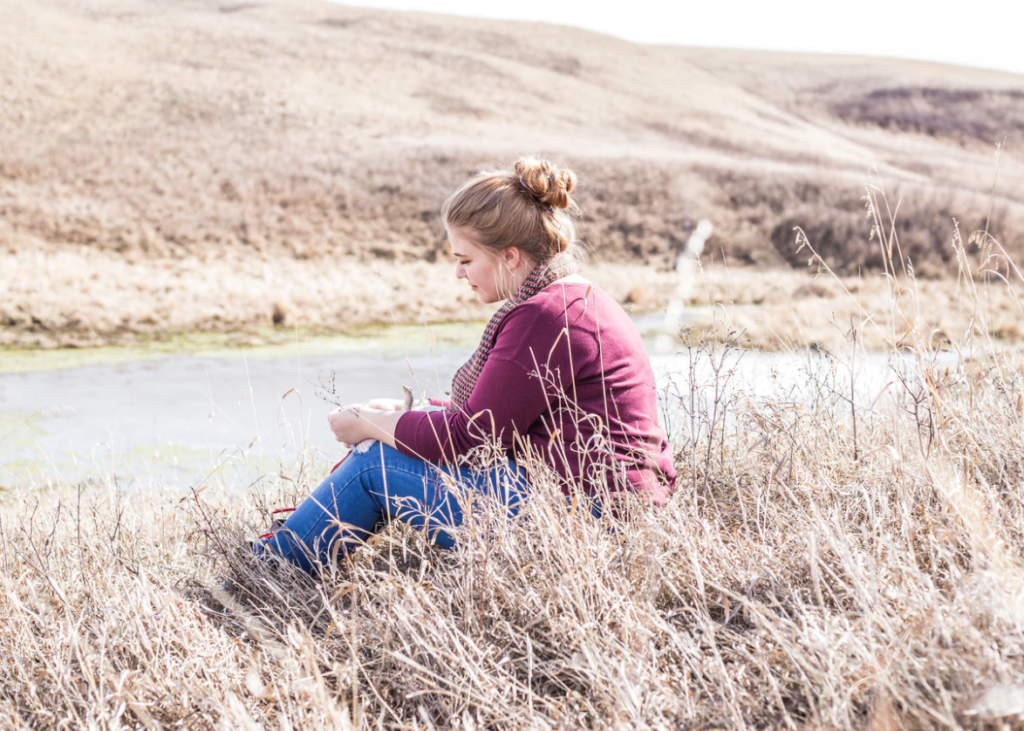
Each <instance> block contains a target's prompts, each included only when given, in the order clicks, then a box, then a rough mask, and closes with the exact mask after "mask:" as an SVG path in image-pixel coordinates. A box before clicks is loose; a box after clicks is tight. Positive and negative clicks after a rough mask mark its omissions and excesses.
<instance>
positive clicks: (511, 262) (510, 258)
mask: <svg viewBox="0 0 1024 731" xmlns="http://www.w3.org/2000/svg"><path fill="white" fill-rule="evenodd" d="M501 259H502V261H503V262H504V263H505V264H507V265H508V268H509V269H515V268H516V267H517V266H519V263H520V262H521V261H522V260H523V252H521V251H520V250H519V249H517V248H516V247H514V246H510V247H508V248H507V249H505V250H503V251H502V252H501Z"/></svg>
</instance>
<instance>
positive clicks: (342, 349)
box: [0, 322, 483, 374]
mask: <svg viewBox="0 0 1024 731" xmlns="http://www.w3.org/2000/svg"><path fill="white" fill-rule="evenodd" d="M482 331H483V323H480V322H454V323H440V324H434V325H375V326H370V327H366V328H362V329H360V330H357V331H354V332H352V333H351V334H347V335H327V334H322V333H315V332H304V331H301V330H299V331H284V330H280V329H272V328H267V329H264V330H259V331H254V332H247V333H209V332H196V333H188V334H182V335H174V336H171V337H168V338H161V339H146V338H142V337H136V338H135V339H134V340H132V341H130V342H127V343H121V344H117V345H101V346H96V347H86V348H53V349H42V348H9V349H0V374H3V373H30V372H37V371H49V370H65V369H69V368H80V367H84V366H110V365H120V364H122V363H133V362H137V361H146V360H156V359H161V358H170V357H174V356H180V355H192V356H203V357H223V358H241V357H247V358H282V357H297V356H309V355H323V354H339V355H379V356H390V357H395V356H402V355H408V354H410V353H414V352H417V353H423V352H431V351H433V350H434V349H435V348H442V349H451V348H463V349H467V350H469V349H472V347H474V346H475V345H476V343H477V341H478V339H479V337H480V334H481V332H482Z"/></svg>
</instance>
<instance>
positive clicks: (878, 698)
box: [0, 199, 1024, 729]
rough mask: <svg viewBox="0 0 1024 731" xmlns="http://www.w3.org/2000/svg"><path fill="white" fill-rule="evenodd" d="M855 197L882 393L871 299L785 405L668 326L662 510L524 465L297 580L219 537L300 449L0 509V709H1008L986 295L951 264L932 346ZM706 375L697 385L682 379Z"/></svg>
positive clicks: (995, 391) (352, 715) (711, 715)
mask: <svg viewBox="0 0 1024 731" xmlns="http://www.w3.org/2000/svg"><path fill="white" fill-rule="evenodd" d="M872 206H873V209H872V210H873V213H874V215H875V218H876V225H877V226H878V229H879V230H880V231H881V234H882V235H881V237H880V239H881V240H880V242H879V245H880V246H881V247H882V249H883V251H884V252H885V256H884V258H883V260H884V261H885V262H886V272H885V275H884V276H885V277H886V281H887V282H888V283H889V285H890V287H891V298H890V300H889V306H890V307H891V308H893V310H898V311H900V312H901V313H902V315H901V316H902V321H904V322H907V323H909V324H910V325H911V326H912V327H911V328H910V330H909V332H902V330H899V331H897V330H896V329H895V328H890V332H886V333H884V338H883V339H885V340H887V342H889V344H890V351H889V356H890V360H889V366H888V367H887V369H886V371H885V372H886V382H887V385H886V386H885V387H884V388H882V389H880V393H873V394H871V395H870V397H869V398H863V397H862V396H858V393H860V392H859V391H858V383H857V373H858V370H857V368H858V367H859V364H860V363H862V362H863V360H858V359H856V356H855V354H856V353H858V352H860V351H861V350H862V348H863V345H862V343H863V338H862V333H863V332H864V331H867V330H871V329H873V328H874V327H875V325H874V324H873V320H872V319H871V317H870V316H871V314H872V313H870V312H865V313H863V314H862V316H861V318H860V319H859V320H858V321H856V322H855V323H854V326H853V327H852V328H851V332H850V337H849V339H848V341H847V349H846V350H845V351H834V352H824V351H817V352H809V353H808V354H807V355H806V358H807V364H808V366H807V378H806V385H805V386H804V387H802V388H801V389H799V391H797V392H792V393H778V392H775V393H772V392H767V391H765V390H763V389H760V390H748V391H744V390H742V389H741V388H740V387H739V386H738V385H737V384H738V383H740V382H739V381H736V380H733V379H732V378H731V374H733V373H735V372H736V369H737V368H738V367H742V366H741V365H740V366H737V365H736V363H737V358H741V357H743V356H742V354H741V353H739V352H738V351H736V350H734V349H733V346H732V345H731V344H730V343H729V342H728V340H729V339H728V338H726V339H725V340H726V342H725V343H724V344H722V343H720V342H719V341H717V340H707V341H703V342H695V343H694V344H693V345H691V346H689V347H688V348H687V349H686V351H685V352H686V353H687V354H688V355H689V356H690V359H691V361H690V362H692V363H693V364H694V369H693V371H687V370H685V369H684V371H683V372H682V373H680V374H679V376H678V377H677V378H676V379H675V385H674V386H673V387H672V388H670V389H669V392H668V393H667V394H666V400H667V401H666V403H668V404H670V405H671V406H672V408H673V409H674V418H673V419H672V420H671V431H672V439H673V441H674V443H675V445H676V449H677V454H678V464H679V466H680V477H679V486H678V491H677V493H676V495H675V496H674V497H673V498H672V500H670V501H669V503H668V504H667V505H666V506H665V507H664V508H662V509H658V510H652V509H646V508H644V507H643V506H641V505H627V506H625V507H623V509H622V511H621V514H620V515H619V517H612V516H606V517H604V518H601V519H595V518H593V517H591V516H590V515H589V513H588V512H587V511H586V510H582V509H576V510H574V511H571V512H569V513H567V511H566V509H565V504H564V501H563V499H562V495H561V493H560V491H559V488H558V485H557V484H555V482H554V481H553V480H550V479H544V478H538V479H536V480H535V481H534V485H533V488H534V490H535V494H534V496H533V498H532V499H531V500H530V501H529V502H528V504H527V505H526V507H525V508H524V510H523V511H522V513H521V514H520V516H519V517H518V518H516V519H514V520H507V519H503V518H500V517H499V515H498V514H497V512H496V511H495V510H494V506H491V505H487V504H478V505H476V506H475V508H474V510H473V511H471V512H469V515H468V517H467V520H466V523H465V524H464V526H463V527H462V528H461V529H460V530H459V541H460V549H459V550H458V551H457V552H445V551H441V550H438V549H436V548H434V547H432V546H431V545H429V543H428V541H427V540H426V539H425V538H424V536H422V535H421V534H419V533H416V532H414V531H411V530H409V529H407V528H405V527H404V526H400V525H399V526H394V527H392V528H390V529H389V530H387V531H386V532H384V533H383V534H381V535H380V536H379V537H378V538H376V539H375V540H374V541H372V544H371V545H368V546H365V547H363V548H361V549H360V550H359V551H358V552H356V553H355V555H354V557H353V558H352V560H351V561H350V562H349V563H347V564H344V565H341V566H339V567H337V568H334V569H331V570H325V571H324V572H323V574H322V575H321V576H319V577H316V578H315V579H310V578H308V577H306V576H304V575H302V574H299V573H298V572H296V571H293V570H290V569H289V568H288V567H287V566H280V565H277V564H274V563H263V562H260V561H257V560H255V559H254V558H253V557H252V556H251V554H250V552H249V551H248V550H247V545H246V540H247V539H248V538H250V537H251V536H252V535H253V533H254V532H255V531H256V530H257V529H258V527H259V526H262V525H263V524H264V523H265V521H266V519H267V511H268V507H269V506H272V505H277V504H281V503H284V502H291V501H294V500H297V499H300V498H301V497H302V496H303V495H305V494H306V493H307V491H308V490H310V489H311V488H312V487H314V486H315V484H316V483H317V482H318V479H319V476H320V475H321V474H322V472H323V469H324V467H325V465H311V464H310V463H309V462H308V461H307V460H299V461H297V462H296V464H295V465H293V466H292V467H290V468H284V469H282V471H281V473H280V474H279V475H276V476H274V475H270V476H267V478H266V480H265V481H264V482H260V483H258V484H257V485H256V486H254V487H250V488H248V489H244V490H241V491H240V492H238V493H235V494H232V495H217V494H213V495H211V493H213V492H214V491H212V490H206V491H204V492H200V491H198V490H197V491H196V492H195V493H189V492H182V491H181V490H179V489H174V488H168V487H164V488H159V487H155V488H153V489H150V490H146V491H135V492H126V491H124V490H121V489H119V487H118V485H117V484H116V482H114V481H109V480H108V481H103V480H99V481H97V482H96V483H91V484H83V485H77V486H72V485H67V486H64V487H63V488H62V489H54V490H50V491H43V490H39V491H35V492H24V493H19V494H16V495H8V496H6V497H5V499H4V500H3V504H2V507H0V528H2V535H0V560H2V561H3V571H2V572H0V582H2V588H0V614H2V622H0V653H2V657H3V660H2V661H0V688H2V692H0V719H2V723H3V725H5V726H10V727H20V728H53V727H93V728H101V727H102V728H122V727H131V728H175V727H184V728H268V729H269V728H282V729H288V728H423V729H428V728H514V729H518V728H579V727H584V728H621V727H629V728H679V727H681V728H791V729H796V728H847V729H854V728H856V729H860V728H871V729H924V728H929V729H931V728H981V727H986V726H987V727H992V728H996V727H999V725H1000V724H1003V723H1004V722H1009V721H1012V720H1013V719H1014V718H1019V717H1020V715H1021V714H1022V713H1024V705H1022V704H1021V703H1020V695H1021V692H1022V691H1021V689H1022V688H1024V604H1022V597H1024V563H1022V550H1024V528H1022V526H1024V503H1022V497H1024V492H1022V489H1024V488H1022V482H1021V480H1022V475H1024V464H1022V462H1024V444H1022V441H1024V369H1022V364H1021V361H1020V359H1019V357H1018V356H1017V355H1016V354H1015V353H1013V352H1012V351H1009V350H1007V349H1004V348H1000V347H998V346H997V344H996V341H995V340H992V339H990V337H989V335H990V333H991V328H990V323H989V321H988V320H987V319H986V318H988V317H989V315H988V314H987V309H986V307H985V306H984V304H985V297H986V290H992V291H994V290H995V288H997V287H999V286H1005V285H1003V284H1002V283H1001V282H1000V281H999V279H998V277H996V276H994V275H993V276H991V277H988V278H987V279H986V278H985V277H981V278H980V279H979V278H978V277H975V276H973V274H974V273H973V272H965V274H969V275H970V276H968V277H967V278H966V280H965V282H967V284H965V286H964V288H963V289H962V296H963V297H964V298H965V300H964V303H965V306H967V307H971V308H973V309H974V311H975V312H976V313H977V316H976V318H975V319H974V320H973V321H971V322H970V323H969V325H968V327H967V328H966V329H965V330H964V332H963V333H961V334H960V336H959V337H958V338H957V339H954V341H953V342H954V343H955V346H956V347H955V348H954V349H952V350H949V351H946V352H945V353H940V352H939V351H938V350H936V347H935V339H934V338H933V337H932V336H931V333H930V332H929V330H928V328H927V326H925V325H924V324H923V323H924V320H923V319H922V318H921V317H919V316H918V315H919V314H920V313H918V314H915V308H916V302H917V300H916V291H917V290H916V286H917V283H916V281H915V279H914V277H913V273H912V271H910V270H908V269H906V268H905V267H903V266H902V262H901V258H900V255H899V242H898V240H897V239H896V238H895V237H894V236H893V234H892V232H893V230H894V228H893V227H892V226H889V225H886V221H887V218H886V214H885V213H884V212H883V211H884V206H883V202H882V201H878V200H876V199H872ZM980 243H981V244H982V245H983V246H984V247H985V250H986V251H987V252H988V254H987V256H988V257H989V258H988V259H986V266H988V267H989V269H990V270H991V271H997V270H998V271H1004V272H1005V271H1007V269H1006V266H1007V265H1009V262H1005V261H1002V260H1001V259H1000V257H1001V254H1000V251H999V247H998V244H997V243H996V242H994V241H993V240H991V239H989V238H987V237H982V238H981V239H980ZM808 244H809V245H810V246H813V242H808ZM957 246H958V247H959V249H958V252H960V249H963V248H964V245H963V244H962V243H961V242H960V241H959V239H957ZM890 251H891V252H892V255H891V257H890V256H889V252H890ZM811 255H812V256H813V254H811ZM958 256H959V253H958ZM963 262H964V264H963V265H964V266H965V267H966V266H968V265H969V263H970V262H969V261H968V260H967V259H966V258H963ZM996 263H999V264H1001V265H1002V266H1003V268H1002V269H999V268H998V267H996V266H993V265H994V264H996ZM1009 271H1010V273H1011V275H1012V276H1018V274H1017V273H1016V270H1015V269H1013V268H1012V265H1010V268H1009ZM890 314H891V313H890ZM889 321H890V322H896V321H897V318H895V317H890V318H889ZM915 323H916V325H915ZM708 368H711V369H712V370H715V369H717V373H718V376H719V377H718V378H717V379H715V380H714V382H713V384H712V385H711V386H710V387H708V386H705V385H704V382H703V380H702V378H699V377H698V376H697V375H694V376H693V377H692V378H691V377H690V374H691V372H692V373H694V374H697V373H698V371H701V369H703V371H701V372H706V370H707V369H708Z"/></svg>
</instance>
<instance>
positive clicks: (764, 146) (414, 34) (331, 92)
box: [0, 0, 1024, 265]
mask: <svg viewBox="0 0 1024 731" xmlns="http://www.w3.org/2000/svg"><path fill="white" fill-rule="evenodd" d="M0 63H2V65H3V67H4V69H5V71H4V74H3V76H2V80H0V84H2V86H0V101H2V105H3V106H2V110H3V120H4V124H3V125H2V126H0V220H2V223H0V237H2V238H0V240H2V241H4V242H6V243H7V244H8V245H9V246H18V245H20V244H19V243H18V242H26V241H27V242H35V243H36V245H38V242H40V241H41V242H46V243H48V244H52V245H60V246H64V245H77V246H89V247H101V248H103V249H109V250H115V251H118V252H122V253H125V254H130V255H131V256H162V255H180V254H181V253H182V252H189V253H196V252H201V251H208V250H210V249H219V248H222V247H236V248H242V249H245V248H246V247H248V248H252V249H256V250H259V251H261V252H264V253H288V254H291V255H295V256H299V257H309V256H313V257H315V256H319V255H322V254H327V253H346V254H349V253H351V254H356V255H359V256H363V257H378V258H379V257H383V258H399V259H401V258H420V257H423V256H426V257H428V258H432V257H433V256H435V254H436V252H437V250H438V249H439V247H440V246H441V245H442V244H443V241H442V238H441V235H442V232H441V229H440V226H439V225H438V221H437V217H436V211H437V208H438V206H439V204H440V202H441V201H442V200H443V198H444V196H445V194H446V193H447V192H449V191H450V190H451V189H452V187H453V186H454V185H456V184H457V183H458V182H459V181H461V180H462V179H463V178H464V176H465V175H466V174H467V173H468V172H470V171H472V170H473V169H475V168H476V167H477V166H479V165H481V164H484V165H486V164H494V163H495V162H496V161H500V160H502V159H505V158H508V157H510V156H513V155H515V154H517V153H520V152H523V151H529V152H540V153H544V154H548V155H552V156H555V157H557V158H558V159H560V160H562V161H564V162H566V163H567V164H569V165H571V166H573V167H574V168H575V169H577V170H578V171H579V172H580V173H581V174H582V175H583V177H584V182H585V185H584V188H583V193H582V197H583V201H584V204H585V206H586V211H587V215H588V219H589V221H590V225H589V226H588V228H587V237H588V241H589V242H590V244H591V248H592V250H593V254H594V256H595V257H597V258H606V259H620V258H633V259H636V258H638V257H639V258H640V259H642V260H651V257H655V260H657V258H658V254H659V252H663V251H664V250H665V247H666V246H667V245H672V244H674V243H676V242H678V241H680V240H683V239H685V236H686V234H687V232H688V228H689V227H690V226H692V224H693V222H694V221H695V220H697V219H698V218H701V217H708V218H711V219H712V220H713V221H714V222H715V223H716V225H717V229H718V235H717V236H716V239H715V240H714V241H713V244H715V246H714V247H713V250H721V249H724V250H725V251H726V252H728V253H730V254H732V255H733V256H735V257H736V258H737V259H738V260H740V261H747V262H750V263H762V264H763V263H780V262H781V261H782V259H783V258H788V256H789V250H790V248H791V247H790V244H791V238H792V236H791V234H792V231H791V229H792V226H793V225H798V224H800V223H801V221H803V222H804V224H806V225H808V226H809V227H810V228H811V229H812V230H815V231H817V233H818V234H819V235H820V236H829V237H832V238H835V239H836V241H835V242H832V244H831V245H832V248H833V249H837V251H835V252H833V255H834V256H835V258H836V260H837V261H839V262H840V263H845V262H847V260H848V262H849V263H850V264H851V265H856V264H862V263H867V264H871V263H872V262H871V260H870V252H869V253H868V254H856V253H850V252H846V253H843V252H842V251H838V249H841V248H842V246H843V245H844V244H849V246H850V247H851V248H850V251H852V252H855V251H856V250H857V242H853V241H851V242H846V241H843V239H844V238H846V237H853V236H855V235H856V236H859V237H860V238H861V239H863V238H864V237H865V235H866V233H867V228H868V226H867V225H866V224H865V223H864V222H863V221H862V220H861V215H860V212H861V211H862V208H861V202H860V201H859V196H860V189H859V186H860V184H861V183H863V182H864V181H865V180H866V179H867V176H868V173H869V171H870V170H871V169H872V168H876V169H877V171H878V173H879V175H880V176H881V178H882V179H883V180H884V181H885V182H886V183H887V185H888V186H889V188H890V189H898V190H899V192H900V193H901V194H904V195H906V198H907V200H906V201H905V202H904V204H903V209H902V210H903V211H904V215H905V217H906V220H907V221H908V223H909V224H910V226H909V229H912V230H909V229H908V231H907V237H908V240H909V244H910V246H911V249H912V250H914V251H915V252H916V253H917V254H918V258H919V259H931V258H934V259H936V261H938V262H940V263H941V261H942V260H943V259H945V258H947V257H946V255H945V252H944V251H942V250H941V249H942V246H941V244H942V243H944V241H945V239H946V237H947V236H948V233H949V225H950V218H951V216H953V215H956V216H957V217H958V218H959V219H960V220H961V222H962V224H963V225H964V226H965V227H968V228H971V227H975V226H979V225H981V223H982V219H983V218H984V214H985V212H986V211H987V204H988V194H989V191H990V188H991V184H992V177H993V172H994V159H993V155H992V150H993V142H995V141H997V140H998V139H1001V137H1002V136H1005V137H1006V138H1007V141H1008V147H1009V152H1008V154H1007V155H1006V156H1005V157H1004V159H1003V163H1002V166H1003V167H1002V173H1001V184H1000V186H999V192H1000V197H999V199H998V201H997V206H996V208H997V210H996V214H997V215H996V221H997V223H1005V222H1007V221H1009V220H1017V219H1019V218H1020V217H1021V210H1022V201H1024V175H1022V172H1024V164H1022V161H1021V157H1020V153H1019V148H1020V143H1021V141H1022V138H1024V132H1022V130H1024V78H1021V77H1019V76H1014V75H1010V74H999V73H994V72H983V71H974V70H968V69H958V68H953V67H943V66H937V65H929V64H918V63H910V62H894V61H879V60H869V59H849V58H841V57H835V58H831V57H808V56H797V55H789V54H768V53H760V54H759V53H753V52H728V51H707V50H701V49H679V48H662V47H647V46H640V45H635V44H632V43H628V42H625V41H621V40H617V39H614V38H611V37H608V36H603V35H599V34H595V33H591V32H586V31H581V30H574V29H571V28H565V27H556V26H547V25H542V24H525V23H511V22H497V21H484V20H470V19H463V18H452V17H444V16H435V15H417V14H409V13H395V12H381V11H376V10H364V9H356V8H347V7H342V6H336V5H333V4H327V3H319V2H307V3H292V2H284V0H270V1H268V2H253V3H242V4H238V3H236V4H225V3H216V2H197V1H181V2H173V3H158V2H154V1H146V0H115V2H102V3H101V2H98V1H95V0H93V1H91V2H84V3H80V2H74V3H72V2H60V1H59V0H43V1H42V2H34V3H31V4H25V3H20V2H14V0H4V2H3V3H2V4H0ZM851 215H852V218H851ZM1003 229H1004V230H1003V231H998V230H997V231H996V233H997V235H999V234H1001V235H1002V236H1003V237H1004V238H1005V239H1006V241H1005V243H1007V244H1013V245H1015V246H1016V245H1017V244H1018V241H1019V238H1018V237H1019V234H1018V233H1016V232H1015V231H1013V230H1012V227H1010V226H1007V225H1004V226H1003ZM780 252H781V254H780Z"/></svg>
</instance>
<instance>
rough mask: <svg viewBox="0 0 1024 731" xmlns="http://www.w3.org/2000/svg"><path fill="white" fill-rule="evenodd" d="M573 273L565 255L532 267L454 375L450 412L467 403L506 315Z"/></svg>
mask: <svg viewBox="0 0 1024 731" xmlns="http://www.w3.org/2000/svg"><path fill="white" fill-rule="evenodd" d="M575 271H576V262H575V261H573V259H572V257H569V256H566V255H565V254H559V255H557V256H555V257H554V258H552V259H550V260H548V261H547V262H545V263H544V264H538V265H537V266H536V267H534V269H533V271H532V272H530V275H529V276H528V277H527V278H526V279H525V280H524V281H523V283H522V284H520V285H519V289H517V290H516V291H515V294H513V295H512V296H511V297H509V298H508V299H507V300H505V304H503V305H502V306H501V307H500V308H499V309H498V311H497V312H495V313H494V316H493V317H491V321H490V322H488V323H487V327H485V328H484V335H483V337H482V338H480V345H478V346H477V347H476V350H475V351H474V352H473V355H472V357H470V359H469V360H468V361H466V363H465V364H464V365H463V366H462V367H461V368H459V370H457V371H456V372H455V378H453V379H452V398H451V405H450V406H449V410H451V411H457V410H458V409H460V408H462V405H463V404H465V403H466V402H467V401H468V400H469V395H470V394H471V393H473V387H474V386H475V385H476V381H477V379H478V378H479V377H480V372H481V371H483V369H484V363H486V362H487V356H488V355H490V353H491V348H493V347H494V336H495V335H496V334H497V332H498V326H499V325H500V324H501V321H502V320H504V319H505V316H506V315H508V313H509V312H511V311H512V310H513V309H515V308H516V307H517V306H519V305H521V304H522V303H523V302H525V301H526V300H528V299H530V297H533V295H535V294H537V293H538V292H539V291H541V290H542V289H544V288H545V287H546V286H548V285H549V284H551V283H552V282H554V281H557V280H559V279H561V278H562V277H566V276H568V275H570V274H573V273H574V272H575Z"/></svg>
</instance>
